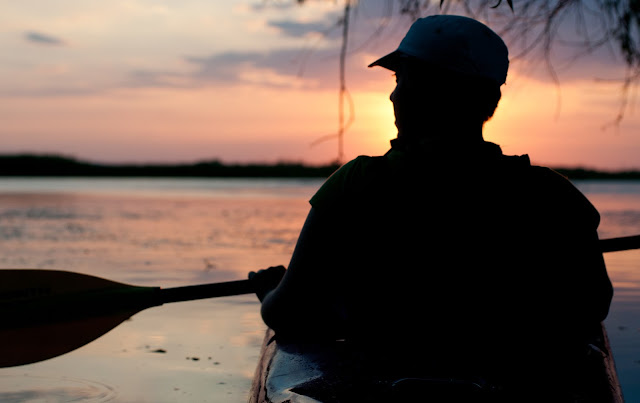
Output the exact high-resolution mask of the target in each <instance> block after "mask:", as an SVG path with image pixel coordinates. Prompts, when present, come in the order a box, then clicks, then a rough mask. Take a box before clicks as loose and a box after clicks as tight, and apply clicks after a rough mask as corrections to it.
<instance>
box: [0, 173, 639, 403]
mask: <svg viewBox="0 0 640 403" xmlns="http://www.w3.org/2000/svg"><path fill="white" fill-rule="evenodd" d="M18 182H19V181H14V182H12V183H11V184H10V185H11V186H13V188H14V190H15V189H16V188H19V190H20V192H21V193H19V194H16V193H7V192H8V191H9V190H11V189H9V188H10V186H9V185H7V183H5V182H3V180H1V179H0V191H2V188H3V186H4V189H5V192H4V194H0V240H2V242H0V266H2V267H5V268H15V267H31V268H49V269H65V270H72V271H78V272H81V273H87V274H93V275H98V276H101V277H105V278H108V279H112V280H116V281H121V282H125V283H129V284H135V285H149V286H162V287H172V286H180V285H189V284H197V283H207V282H216V281H226V280H233V279H237V278H243V277H244V276H245V275H246V273H247V272H248V271H249V270H255V269H259V268H264V267H267V266H271V265H275V264H286V263H287V262H288V259H289V256H290V253H291V252H292V250H293V247H294V245H295V241H296V239H297V235H298V232H299V230H300V228H301V227H302V223H303V221H304V219H305V216H306V213H307V211H308V203H307V199H308V198H309V197H310V196H311V194H312V193H313V191H314V190H315V188H316V187H317V184H316V183H314V184H312V185H309V184H308V183H304V184H302V185H301V187H300V188H295V186H294V185H293V184H292V183H286V184H284V185H282V184H278V183H268V184H267V185H265V186H263V187H260V184H259V183H250V184H249V185H250V186H253V188H251V189H249V191H243V190H242V186H247V183H242V182H238V183H232V182H224V183H217V184H216V183H213V184H209V183H204V184H203V182H199V181H196V182H190V183H183V182H182V181H166V182H162V183H161V182H145V184H141V182H126V181H125V182H126V183H125V185H124V186H121V187H118V183H119V181H116V182H102V183H98V184H95V183H94V184H92V183H90V182H91V181H84V182H83V181H77V182H64V183H63V184H60V183H56V182H55V181H53V182H50V181H47V182H46V183H35V182H29V181H28V180H26V179H23V180H22V182H20V183H18ZM134 185H135V186H143V189H144V191H143V192H139V191H137V190H135V186H134ZM38 186H44V187H45V191H44V192H39V191H38ZM92 186H93V187H92ZM153 186H156V188H153ZM199 186H204V187H203V188H199ZM215 186H218V188H215ZM224 186H226V187H224ZM256 186H257V187H258V189H259V191H256ZM296 186H297V185H296ZM579 186H580V187H581V188H583V187H584V188H583V190H584V191H585V193H586V194H587V196H588V197H589V199H590V200H591V201H592V202H593V203H594V204H595V205H596V207H597V208H598V209H599V210H600V212H601V214H602V225H601V232H600V236H601V237H602V238H605V237H615V236H623V235H634V234H640V183H638V184H631V185H629V186H630V187H625V186H623V185H621V184H615V186H613V185H612V184H606V183H605V184H598V183H595V184H594V183H583V184H579ZM96 187H102V188H103V189H107V190H108V191H103V192H102V193H96V192H95V188H96ZM223 187H224V189H223ZM158 188H159V189H158ZM214 188H215V189H214ZM220 189H223V190H220ZM54 190H55V191H56V192H57V193H52V192H53V191H54ZM216 192H219V193H216ZM234 192H235V193H234ZM269 192H271V193H269ZM279 192H281V193H282V194H283V195H284V197H281V198H278V197H276V196H277V195H278V193H279ZM222 193H224V196H221V197H218V196H216V194H222ZM266 193H269V194H270V196H269V197H256V196H255V195H256V194H263V195H264V194H266ZM234 194H235V195H238V194H241V195H242V197H233V195H234ZM292 195H294V196H292ZM605 259H606V262H607V267H608V268H609V272H610V275H611V278H612V280H613V281H614V284H615V286H616V296H615V298H614V303H613V306H612V311H611V314H610V316H609V318H608V319H607V327H608V329H609V336H610V338H611V341H612V344H613V349H614V354H615V358H616V362H617V366H618V369H619V372H620V374H619V375H620V378H621V380H622V382H623V388H624V392H625V394H626V396H627V400H628V401H630V402H632V401H640V364H639V363H640V343H638V339H639V338H638V335H639V334H640V333H638V331H639V330H640V312H639V309H640V251H634V252H616V253H609V254H607V255H606V256H605ZM258 312H259V305H258V302H257V300H256V298H255V297H253V296H239V297H229V298H221V299H213V300H205V301H193V302H187V303H179V304H168V305H166V306H163V307H159V308H152V309H149V310H146V311H143V312H141V313H139V314H137V315H135V316H134V317H133V319H132V320H131V321H128V322H125V323H123V324H122V325H120V326H119V327H117V328H116V329H114V330H112V331H111V332H109V333H107V334H106V335H105V336H103V337H102V338H100V339H98V340H97V341H95V342H93V343H91V344H89V345H88V346H86V347H83V348H81V349H79V350H77V351H74V352H73V353H70V354H67V355H65V356H62V357H58V358H55V359H52V360H48V361H45V362H42V363H39V364H33V365H27V366H23V367H19V368H8V369H0V401H2V402H5V401H6V402H30V403H31V402H33V403H35V402H42V401H48V402H49V401H50V402H63V401H70V400H60V399H65V398H71V397H74V398H75V399H76V400H75V401H111V402H123V403H129V402H149V403H165V402H175V401H179V402H192V401H197V402H228V403H235V402H244V401H246V394H247V392H248V390H249V387H250V383H251V376H252V374H253V371H254V366H255V365H256V361H257V358H258V357H257V355H258V350H259V347H260V344H261V342H262V336H263V332H264V325H263V324H262V321H261V320H260V318H259V315H258ZM160 350H162V351H164V352H160ZM194 358H196V360H194ZM84 379H91V381H85V380H84ZM79 380H80V381H79ZM89 385H90V386H89ZM74 393H75V394H74ZM11 399H14V400H11ZM55 399H59V400H55ZM90 399H94V400H90ZM95 399H110V400H95Z"/></svg>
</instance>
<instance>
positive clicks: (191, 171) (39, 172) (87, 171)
mask: <svg viewBox="0 0 640 403" xmlns="http://www.w3.org/2000/svg"><path fill="white" fill-rule="evenodd" d="M338 167H339V166H338V165H337V164H327V165H307V164H303V163H287V162H279V163H274V164H224V163H222V162H220V161H217V160H212V161H202V162H195V163H193V164H123V165H116V164H96V163H90V162H85V161H79V160H77V159H75V158H69V157H62V156H56V155H0V176H102V177H132V176H133V177H212V178H213V177H217V178H327V177H329V176H330V175H331V174H332V173H333V172H335V170H336V169H338ZM556 171H558V172H559V173H561V174H562V175H564V176H566V177H568V178H569V179H578V180H579V179H635V180H637V179H640V171H615V172H613V171H598V170H593V169H586V168H556Z"/></svg>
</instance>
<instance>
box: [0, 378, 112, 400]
mask: <svg viewBox="0 0 640 403" xmlns="http://www.w3.org/2000/svg"><path fill="white" fill-rule="evenodd" d="M115 397H116V391H115V390H114V389H113V388H112V387H111V386H109V385H106V384H103V383H100V382H96V381H91V380H88V379H80V378H68V377H64V376H53V375H52V376H44V375H38V376H34V375H29V374H20V375H18V374H15V375H11V374H0V402H3V403H41V402H47V403H68V402H87V403H101V402H109V401H112V400H113V399H114V398H115Z"/></svg>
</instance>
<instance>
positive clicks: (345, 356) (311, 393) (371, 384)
mask: <svg viewBox="0 0 640 403" xmlns="http://www.w3.org/2000/svg"><path fill="white" fill-rule="evenodd" d="M586 354H588V358H586V359H585V360H584V363H587V365H582V364H581V366H580V367H581V368H580V370H579V375H578V376H575V374H574V376H573V377H572V379H577V380H578V381H577V382H576V381H575V380H574V381H572V384H571V386H570V387H569V388H570V389H571V390H570V391H569V392H567V391H566V390H564V391H563V392H565V393H563V395H562V396H563V397H559V395H558V394H556V395H554V394H553V391H555V389H548V390H547V389H544V388H543V387H542V386H543V385H544V383H545V376H544V375H545V374H541V375H540V376H538V377H537V378H538V379H534V380H530V382H528V383H527V387H526V388H521V389H518V394H517V395H515V396H517V400H515V401H514V394H513V393H507V392H505V390H504V388H502V387H501V386H498V385H494V384H491V383H489V382H485V381H484V380H483V379H482V378H479V377H478V378H474V379H456V378H450V377H437V376H427V377H425V376H424V375H422V374H421V376H416V377H412V376H409V377H407V376H404V375H403V376H401V377H389V376H388V375H382V372H384V371H381V372H380V373H378V372H376V370H375V369H374V370H373V371H372V370H371V361H370V360H369V361H367V360H363V359H362V357H361V355H360V354H359V353H357V352H354V351H352V350H350V348H349V347H348V345H347V343H345V342H341V341H337V342H332V343H292V342H283V341H278V340H277V338H276V336H275V334H274V332H273V330H271V329H268V330H267V332H266V334H265V338H264V342H263V345H262V350H261V354H260V359H259V361H258V365H257V368H256V371H255V375H254V379H253V384H252V387H251V391H250V396H249V402H250V403H285V402H291V403H316V402H322V403H330V402H335V403H341V402H358V403H359V402H406V401H413V402H438V403H444V402H452V403H453V402H465V403H476V402H492V403H493V402H509V403H514V402H518V401H520V402H529V401H531V402H533V401H545V402H558V403H560V402H562V403H596V402H597V403H623V402H624V399H623V396H622V391H621V389H620V384H619V381H618V377H617V373H616V369H615V363H614V360H613V355H612V354H611V348H610V345H609V340H608V337H607V334H606V330H605V329H604V326H602V331H601V333H600V334H599V335H598V337H597V338H596V339H595V340H594V344H593V345H590V348H589V351H588V352H587V353H586ZM548 365H549V366H550V367H551V366H553V365H554V363H553V359H551V358H550V359H549V364H548ZM569 377H571V376H569ZM563 388H564V387H563ZM541 390H543V391H541ZM536 391H537V392H538V393H536ZM541 397H543V398H544V400H539V399H540V398H541Z"/></svg>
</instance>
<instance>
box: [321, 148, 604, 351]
mask: <svg viewBox="0 0 640 403" xmlns="http://www.w3.org/2000/svg"><path fill="white" fill-rule="evenodd" d="M453 150H455V151H453ZM311 204H312V206H313V209H314V210H315V211H316V213H317V215H318V216H320V217H323V218H324V219H323V220H321V221H322V222H323V223H324V224H323V225H324V226H325V227H327V228H329V227H330V228H331V229H329V230H328V231H327V230H326V229H325V233H327V232H328V233H330V234H331V236H332V237H333V245H334V250H332V251H330V252H329V251H327V255H328V256H330V257H331V258H330V259H327V264H326V271H325V272H324V275H325V277H324V278H325V280H323V281H322V287H324V289H323V292H324V293H327V294H328V295H329V296H330V297H331V298H333V299H335V300H336V301H339V305H340V315H341V316H342V320H343V323H344V324H345V325H344V326H345V330H344V334H345V335H346V338H347V339H348V340H353V341H355V342H362V343H364V344H370V345H372V346H373V345H379V343H380V342H387V341H394V342H399V343H400V348H401V346H402V345H405V346H411V351H413V352H414V353H415V352H416V349H415V346H418V345H420V346H425V348H426V349H428V350H429V352H428V354H432V355H434V356H435V355H438V354H440V353H442V354H445V355H447V357H449V356H450V355H451V354H452V353H451V352H452V351H455V353H453V354H455V355H460V356H463V355H464V356H466V357H468V356H469V355H470V354H476V353H477V352H478V351H484V353H481V354H479V356H478V360H485V361H486V360H487V357H488V356H490V355H492V354H493V353H494V352H495V351H496V350H500V351H502V352H503V353H504V354H505V356H508V355H509V354H510V353H515V352H516V351H517V352H522V351H527V350H530V351H532V353H533V352H534V351H539V350H545V349H548V348H558V349H564V348H565V347H564V346H565V345H570V344H573V343H581V342H583V340H586V339H587V334H588V333H589V331H590V329H591V328H593V326H598V325H599V323H600V321H602V320H603V319H604V318H605V317H606V315H607V313H608V309H609V304H610V302H611V297H612V287H611V282H610V281H609V278H608V276H607V272H606V268H605V265H604V261H603V258H602V253H601V252H600V251H599V246H598V235H597V232H596V231H597V227H598V224H599V214H598V212H597V211H596V209H595V208H594V207H593V206H592V205H591V203H590V202H589V201H588V200H587V199H586V198H585V197H584V196H583V195H582V194H581V193H580V192H579V191H578V190H577V189H576V188H575V187H574V186H573V185H572V184H571V183H570V182H569V181H568V180H567V179H566V178H564V177H563V176H561V175H559V174H558V173H556V172H554V171H553V170H551V169H548V168H543V167H538V166H532V165H531V164H530V163H529V158H528V157H527V156H520V157H514V156H505V155H503V154H502V151H501V149H500V147H499V146H497V145H495V144H492V143H488V142H483V143H479V144H476V145H473V146H469V147H467V148H460V147H455V148H451V149H447V147H446V146H444V145H437V146H434V145H430V146H429V147H428V148H424V149H421V150H415V149H404V148H403V147H402V145H401V144H398V143H396V144H395V145H394V147H393V148H392V149H391V150H390V151H389V152H388V153H387V154H386V155H384V156H381V157H358V158H356V159H355V160H353V161H351V162H349V163H347V164H346V165H345V166H344V167H342V168H341V169H340V170H338V171H337V172H336V173H335V174H334V175H332V176H331V177H330V178H329V179H328V180H327V181H326V183H325V184H324V185H323V186H322V188H321V189H320V190H319V191H318V192H317V194H316V195H315V196H314V197H313V198H312V199H311ZM321 259H322V258H321ZM536 346H537V347H536ZM485 353H486V354H485ZM454 361H455V360H454Z"/></svg>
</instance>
